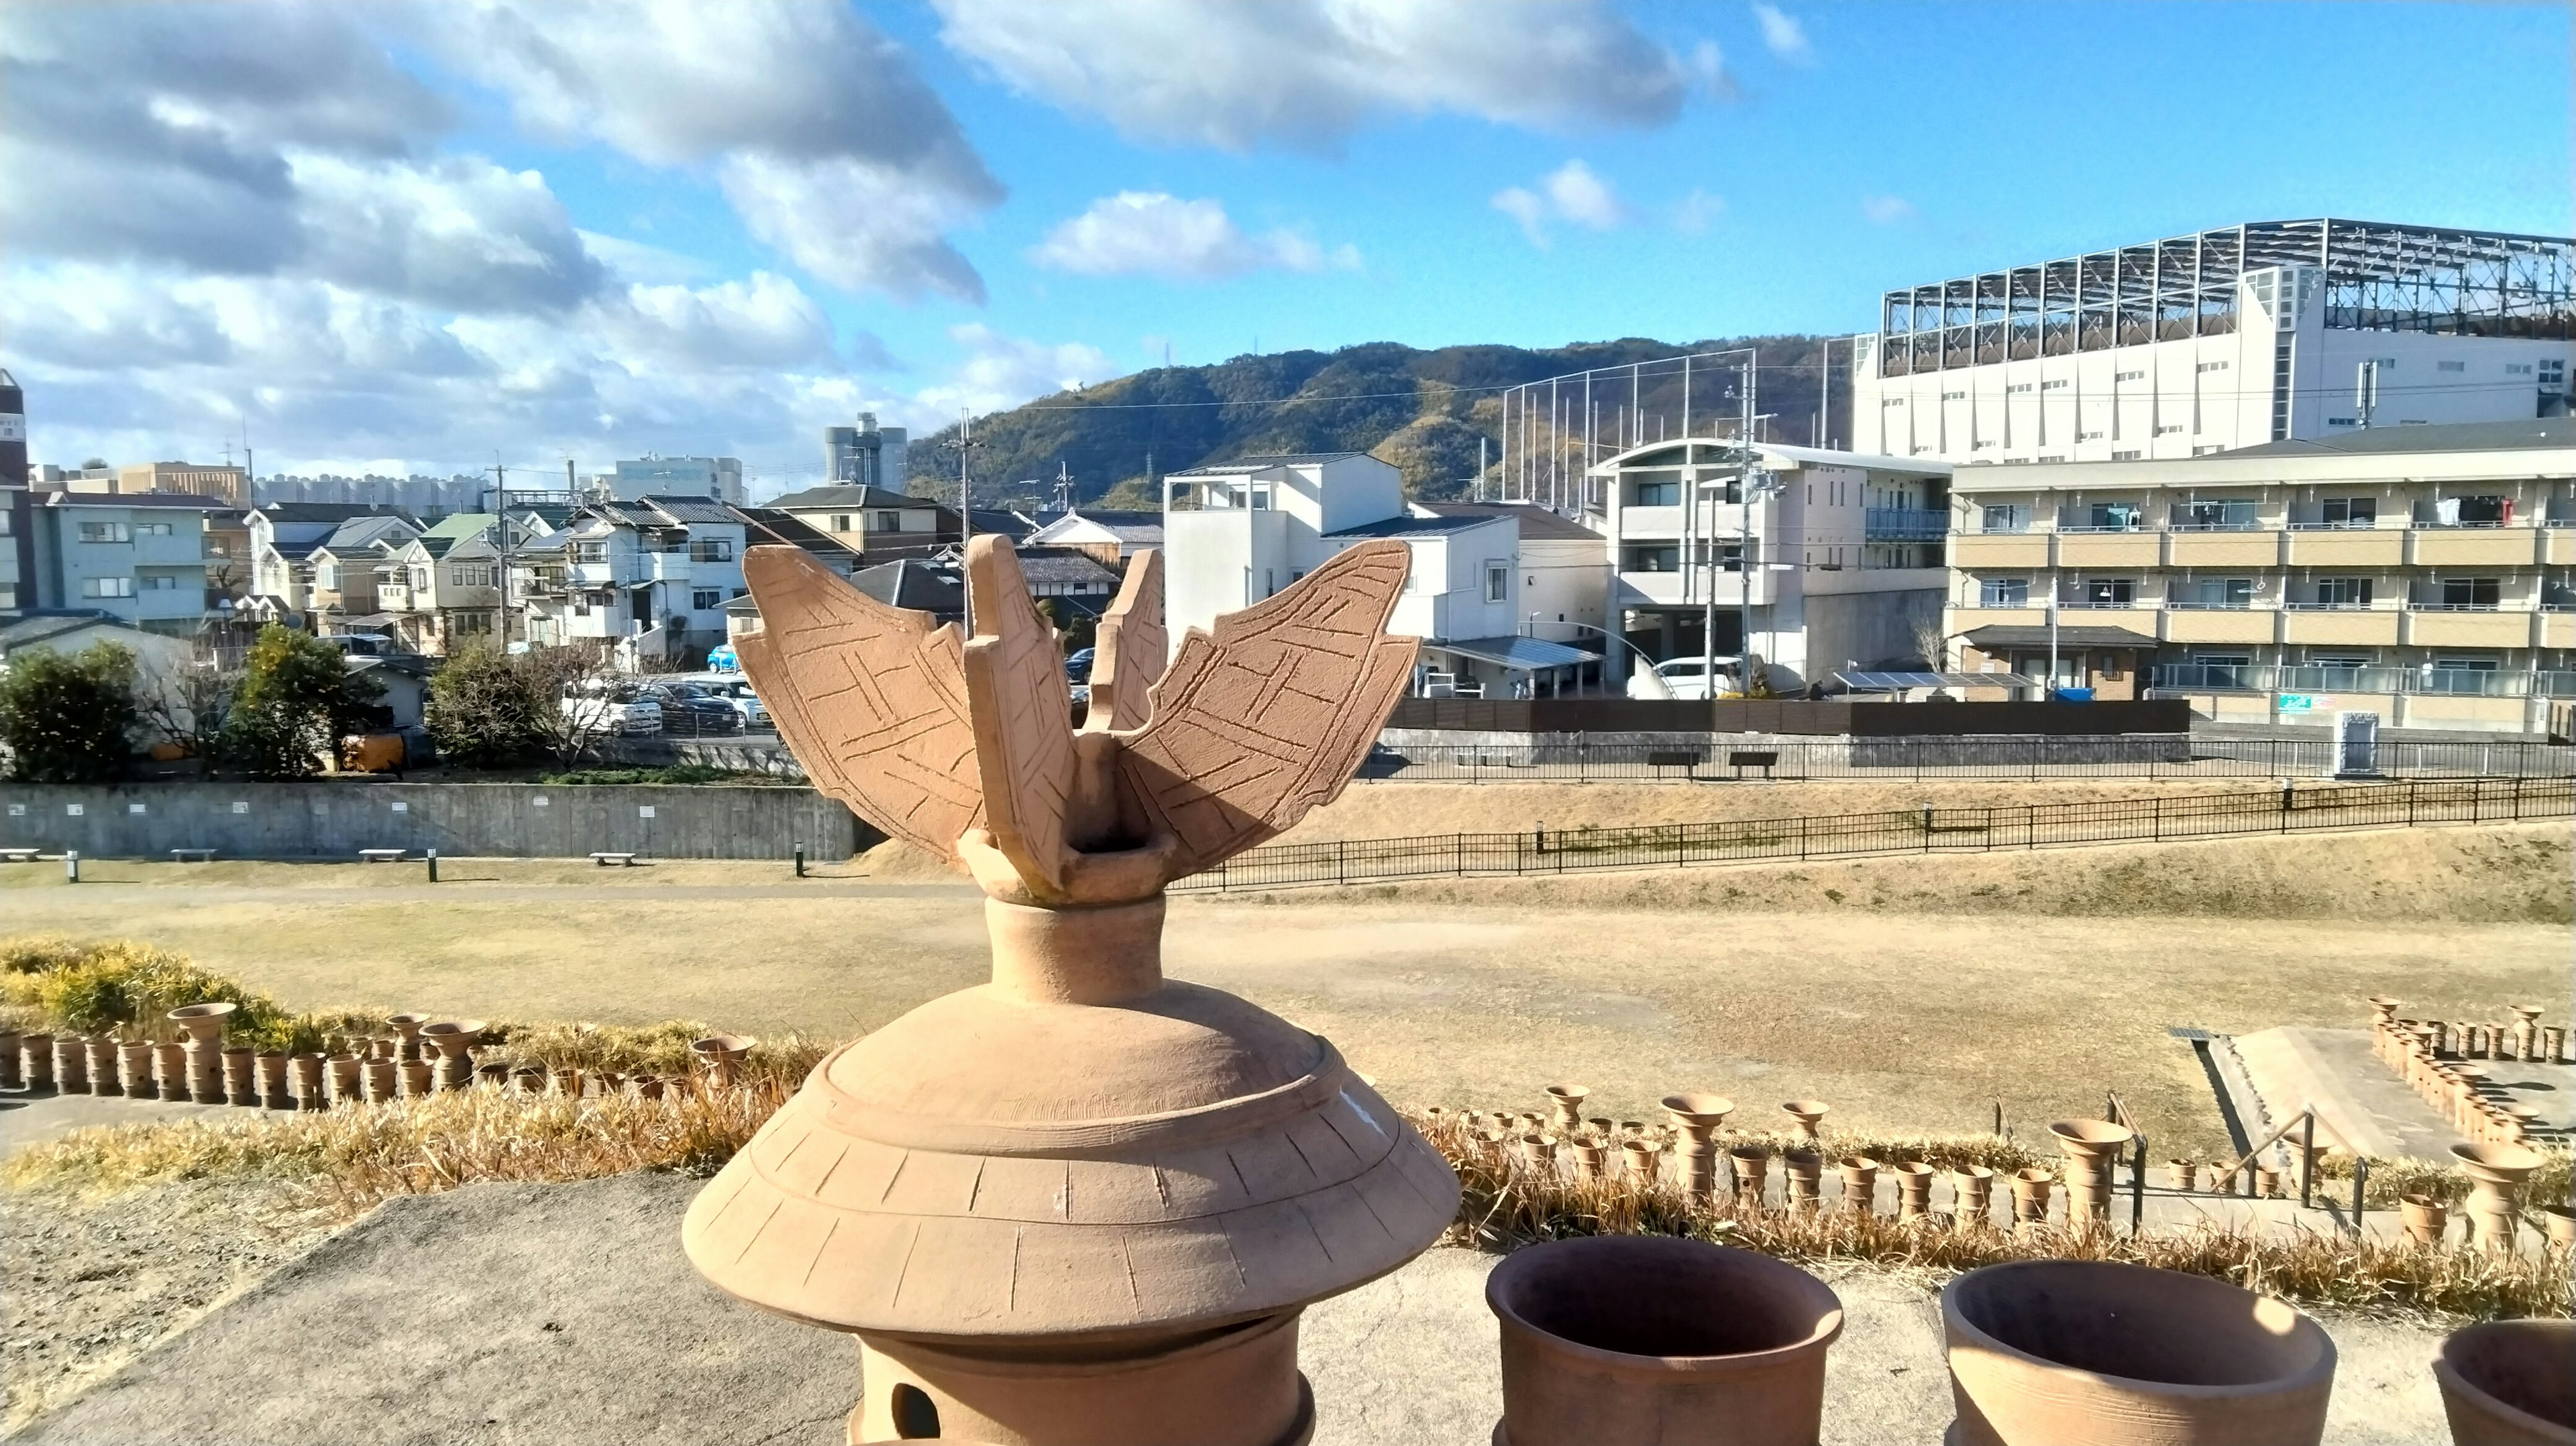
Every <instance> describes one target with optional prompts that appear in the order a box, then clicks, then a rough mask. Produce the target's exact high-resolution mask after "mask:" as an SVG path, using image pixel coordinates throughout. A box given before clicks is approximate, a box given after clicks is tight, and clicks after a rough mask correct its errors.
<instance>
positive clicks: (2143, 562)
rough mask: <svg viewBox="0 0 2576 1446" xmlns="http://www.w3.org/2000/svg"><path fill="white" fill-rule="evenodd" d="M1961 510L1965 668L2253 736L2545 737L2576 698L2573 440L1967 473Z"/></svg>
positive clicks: (2342, 440) (2422, 433)
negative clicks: (2324, 731) (2182, 706)
mask: <svg viewBox="0 0 2576 1446" xmlns="http://www.w3.org/2000/svg"><path fill="white" fill-rule="evenodd" d="M1953 493H1954V497H1955V510H1954V513H1953V528H1954V530H1953V533H1952V537H1951V541H1950V558H1951V579H1950V593H1949V606H1948V612H1947V620H1946V623H1945V628H1946V630H1947V632H1948V633H1949V635H1950V637H1951V639H1952V641H1953V644H1954V646H1956V647H1957V648H1958V650H1959V654H1960V656H1959V659H1958V662H1959V665H1960V666H1961V667H1963V668H1966V669H1968V670H1972V671H1973V670H1978V669H1989V668H1991V669H2006V670H2010V671H2013V672H2019V673H2024V674H2027V675H2029V676H2033V677H2049V676H2053V678H2054V681H2056V682H2057V683H2058V684H2060V685H2066V686H2079V685H2086V684H2090V685H2093V686H2095V687H2097V688H2098V689H2100V690H2101V691H2102V693H2103V694H2105V695H2108V696H2129V695H2131V693H2132V692H2133V691H2134V690H2136V689H2137V688H2138V687H2139V686H2140V685H2141V684H2143V686H2144V688H2145V689H2147V690H2151V691H2153V692H2154V693H2156V694H2157V695H2159V696H2179V697H2188V698H2190V699H2192V700H2193V702H2194V705H2195V707H2196V708H2197V709H2198V711H2199V712H2200V713H2201V714H2202V715H2204V716H2207V717H2212V718H2217V719H2222V720H2234V721H2253V722H2293V723H2295V722H2302V721H2310V722H2317V723H2323V722H2325V721H2327V719H2328V717H2329V716H2330V715H2331V714H2332V713H2334V712H2337V711H2342V710H2357V711H2369V712H2376V713H2378V714H2379V715H2380V716H2381V718H2382V720H2383V721H2384V722H2386V723H2387V724H2389V725H2390V726H2396V727H2414V728H2445V729H2472V730H2488V731H2505V732H2534V731H2539V730H2540V729H2541V728H2542V726H2543V719H2544V715H2545V713H2546V710H2547V704H2548V700H2550V699H2553V698H2561V699H2563V698H2570V697H2576V423H2571V422H2570V421H2569V420H2567V419H2565V418H2551V419H2538V420H2532V421H2522V422H2491V423H2464V424H2458V425H2451V426H2421V427H2387V428H2378V427H2374V428H2372V429H2370V430H2368V431H2363V432H2356V433H2352V434H2349V435H2342V436H2337V437H2334V438H2331V439H2318V440H2312V441H2296V440H2294V441H2287V442H2274V443H2266V444H2263V445H2261V446H2256V447H2247V448H2240V449H2237V450H2235V451H2231V452H2224V453H2219V454H2217V455H2214V456H2209V457H2199V458H2186V459H2178V460H2170V461H2156V462H2104V463H2066V464H2062V465H2033V466H2028V467H2013V468H2008V469H2007V468H1995V469H1992V470H1987V469H1983V468H1980V469H1975V470H1968V469H1962V470H1961V471H1960V472H1959V473H1958V474H1957V476H1956V477H1955V479H1954V482H1953ZM2052 635H2053V638H2054V644H2055V646H2054V648H2053V649H2052V648H2051V646H2050V644H2051V639H2052ZM2052 655H2053V656H2054V658H2055V665H2056V671H2055V673H2054V674H2053V675H2052V674H2051V673H2050V658H2051V656H2052Z"/></svg>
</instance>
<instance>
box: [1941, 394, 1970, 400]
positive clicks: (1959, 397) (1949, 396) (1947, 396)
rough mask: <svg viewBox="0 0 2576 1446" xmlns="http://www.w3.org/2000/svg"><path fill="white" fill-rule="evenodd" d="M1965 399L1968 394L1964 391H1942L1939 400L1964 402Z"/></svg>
mask: <svg viewBox="0 0 2576 1446" xmlns="http://www.w3.org/2000/svg"><path fill="white" fill-rule="evenodd" d="M1967 399H1968V394H1967V393H1966V392H1943V393H1942V394H1941V400H1943V401H1945V402H1964V401H1966V400H1967Z"/></svg>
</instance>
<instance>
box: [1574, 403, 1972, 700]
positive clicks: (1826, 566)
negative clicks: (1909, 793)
mask: <svg viewBox="0 0 2576 1446" xmlns="http://www.w3.org/2000/svg"><path fill="white" fill-rule="evenodd" d="M1745 473H1746V466H1745V459H1744V453H1743V450H1742V449H1741V448H1740V447H1739V446H1738V445H1737V444H1736V443H1735V442H1733V441H1721V440H1717V439H1713V438H1694V439H1692V440H1690V441H1688V442H1649V443H1647V444H1646V445H1644V446H1642V447H1632V448H1630V449H1629V450H1627V451H1625V452H1622V453H1620V454H1618V455H1617V456H1614V457H1611V458H1608V459H1606V460H1604V461H1602V462H1599V463H1597V464H1595V465H1594V466H1593V467H1592V468H1591V469H1590V471H1589V474H1588V478H1589V482H1590V485H1589V486H1588V487H1587V488H1586V489H1585V491H1586V497H1587V506H1586V509H1585V520H1586V521H1587V522H1590V523H1592V524H1593V525H1594V526H1596V527H1597V528H1598V529H1599V530H1600V531H1601V532H1602V533H1603V534H1604V535H1606V536H1607V537H1608V539H1609V548H1610V564H1611V568H1612V573H1611V580H1610V596H1609V608H1610V610H1611V612H1613V613H1614V614H1615V615H1617V616H1618V617H1619V619H1620V622H1619V623H1618V624H1615V626H1618V627H1620V628H1621V630H1622V632H1623V634H1624V636H1625V638H1626V640H1627V642H1628V643H1629V644H1630V645H1631V646H1632V647H1633V648H1634V649H1635V650H1636V651H1634V652H1632V651H1631V650H1630V648H1619V649H1616V650H1614V651H1616V652H1617V653H1620V654H1624V655H1626V660H1627V661H1634V660H1635V659H1636V658H1637V657H1638V655H1639V654H1640V653H1642V654H1643V655H1644V656H1645V657H1649V658H1653V659H1656V660H1658V661H1661V660H1665V659H1671V658H1685V657H1693V656H1699V655H1703V654H1710V653H1713V654H1715V655H1717V656H1719V657H1733V656H1737V655H1739V654H1741V653H1742V652H1743V651H1744V641H1745V634H1746V625H1747V623H1748V621H1749V623H1750V627H1751V635H1752V649H1751V651H1752V655H1753V657H1754V658H1755V659H1757V660H1758V662H1759V663H1760V664H1761V665H1762V666H1763V668H1764V673H1763V674H1762V679H1763V681H1765V682H1767V683H1768V685H1769V686H1770V688H1771V689H1772V690H1773V691H1774V692H1782V693H1785V692H1789V691H1793V690H1795V689H1799V688H1803V687H1806V686H1807V685H1808V684H1810V683H1813V682H1820V681H1823V680H1825V679H1827V678H1829V677H1831V676H1832V675H1833V673H1834V672H1835V671H1837V670H1840V669H1845V668H1850V667H1853V666H1855V665H1858V666H1863V667H1866V666H1871V665H1876V664H1884V663H1889V662H1893V661H1897V660H1901V659H1905V658H1909V657H1912V656H1915V655H1917V654H1918V653H1919V651H1920V646H1919V643H1918V635H1928V633H1929V632H1930V630H1931V629H1932V628H1934V627H1937V626H1938V623H1939V619H1940V615H1941V598H1942V583H1943V577H1944V573H1943V569H1942V557H1941V547H1942V537H1943V535H1944V534H1945V533H1946V532H1947V531H1948V527H1949V518H1948V509H1949V482H1950V464H1948V463H1947V462H1940V461H1934V460H1931V459H1926V458H1901V457H1873V456H1863V455H1859V454H1856V453H1851V452H1838V451H1829V450H1825V449H1821V448H1815V447H1788V446H1780V445H1776V444H1770V443H1761V444H1757V445H1756V446H1755V447H1754V448H1753V458H1752V473H1753V477H1754V481H1755V484H1756V485H1755V486H1754V487H1753V488H1752V489H1751V490H1752V494H1753V495H1752V496H1751V498H1750V499H1749V500H1748V498H1747V497H1746V491H1747V489H1746V487H1745ZM1748 525H1749V526H1750V527H1751V529H1752V537H1753V554H1754V564H1755V565H1754V567H1753V569H1752V571H1751V573H1750V574H1749V577H1750V581H1749V583H1748V581H1747V579H1748V574H1747V573H1746V571H1745V569H1744V565H1743V559H1744V551H1745V532H1746V528H1747V527H1748ZM1748 589H1749V592H1748ZM1624 671H1625V663H1624V662H1623V663H1620V664H1617V665H1615V666H1614V675H1624Z"/></svg>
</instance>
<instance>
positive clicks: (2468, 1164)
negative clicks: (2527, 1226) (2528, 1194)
mask: <svg viewBox="0 0 2576 1446" xmlns="http://www.w3.org/2000/svg"><path fill="white" fill-rule="evenodd" d="M2451 1154H2452V1156H2453V1157H2454V1158H2456V1159H2457V1160H2458V1161H2459V1162H2460V1168H2461V1169H2462V1170H2463V1171H2465V1172H2467V1174H2468V1177H2469V1225H2470V1231H2471V1234H2472V1236H2473V1237H2474V1239H2475V1241H2476V1243H2477V1244H2478V1245H2479V1246H2480V1247H2482V1248H2484V1249H2485V1250H2486V1251H2487V1252H2488V1253H2489V1254H2491V1255H2511V1254H2512V1253H2513V1243H2514V1242H2513V1237H2514V1217H2515V1215H2516V1214H2517V1213H2518V1212H2519V1210H2520V1208H2521V1207H2520V1204H2519V1202H2518V1201H2517V1200H2516V1199H2515V1192H2516V1191H2518V1190H2520V1189H2521V1188H2522V1182H2523V1181H2525V1180H2528V1179H2530V1178H2531V1173H2532V1172H2533V1171H2534V1170H2537V1169H2539V1168H2540V1167H2541V1165H2542V1164H2543V1163H2544V1161H2543V1160H2542V1159H2541V1157H2540V1152H2539V1151H2537V1150H2532V1149H2528V1148H2526V1147H2524V1146H2521V1145H2453V1146H2452V1147H2451Z"/></svg>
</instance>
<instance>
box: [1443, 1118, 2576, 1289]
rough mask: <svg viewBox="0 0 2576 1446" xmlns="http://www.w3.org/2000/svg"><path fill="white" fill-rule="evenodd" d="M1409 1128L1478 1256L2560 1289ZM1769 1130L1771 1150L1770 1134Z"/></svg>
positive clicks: (1876, 1154)
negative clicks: (1571, 1161) (1567, 1253)
mask: <svg viewBox="0 0 2576 1446" xmlns="http://www.w3.org/2000/svg"><path fill="white" fill-rule="evenodd" d="M1414 1123H1415V1124H1416V1125H1417V1126H1418V1127H1419V1128H1421V1129H1422V1130H1423V1132H1424V1135H1425V1137H1426V1138H1428V1139H1429V1140H1430V1141H1431V1142H1432V1144H1433V1145H1434V1146H1435V1147H1437V1148H1438V1149H1439V1151H1440V1153H1441V1154H1442V1155H1443V1156H1445V1157H1446V1158H1447V1159H1448V1161H1449V1163H1450V1166H1451V1167H1452V1168H1453V1169H1455V1170H1456V1171H1457V1172H1458V1181H1459V1184H1460V1186H1461V1187H1462V1192H1461V1199H1460V1202H1459V1209H1458V1221H1457V1224H1456V1225H1455V1226H1454V1227H1452V1235H1453V1238H1455V1239H1456V1240H1457V1242H1458V1243H1460V1244H1465V1245H1472V1246H1478V1247H1482V1248H1487V1249H1509V1248H1511V1247H1513V1246H1517V1245H1523V1244H1528V1243H1531V1242H1534V1241H1541V1240H1561V1239H1567V1238H1571V1237H1577V1236H1586V1235H1620V1234H1654V1235H1685V1236H1690V1237H1693V1238H1697V1239H1704V1240H1718V1241H1723V1242H1724V1243H1726V1244H1729V1245H1734V1246H1739V1247H1742V1248H1744V1249H1748V1250H1756V1251H1760V1252H1762V1253H1763V1254H1766V1255H1772V1256H1777V1257H1779V1258H1780V1259H1783V1260H1788V1261H1792V1262H1795V1263H1798V1264H1802V1265H1827V1264H1832V1263H1835V1262H1851V1263H1861V1264H1867V1265H1871V1266H1875V1267H1878V1268H1880V1269H1885V1270H1894V1271H1909V1272H1919V1273H1921V1274H1923V1275H1925V1276H1938V1275H1947V1274H1951V1273H1955V1272H1958V1271H1963V1270H1973V1269H1976V1268H1977V1267H1979V1266H1985V1265H1996V1264H2000V1263H2002V1262H2005V1261H2010V1260H2038V1259H2049V1260H2109V1261H2121V1262H2126V1263H2129V1264H2134V1265H2147V1266H2153V1267H2156V1268H2158V1269H2162V1270H2179V1271H2186V1272H2189V1273H2190V1274H2194V1275H2206V1276H2211V1277H2214V1278H2216V1279H2220V1280H2225V1281H2228V1282H2230V1283H2232V1284H2235V1285H2238V1286H2242V1287H2243V1288H2245V1289H2247V1290H2253V1291H2258V1292H2261V1293H2263V1294H2267V1295H2277V1296H2280V1297H2282V1298H2284V1299H2287V1300H2293V1301H2298V1302H2301V1303H2303V1304H2308V1305H2323V1306H2337V1307H2342V1308H2345V1309H2355V1310H2400V1311H2410V1312H2418V1313H2423V1314H2428V1315H2437V1316H2445V1317H2457V1318H2466V1319H2478V1320H2492V1319H2498V1318H2504V1317H2520V1316H2565V1315H2566V1314H2568V1300H2569V1293H2570V1290H2571V1287H2576V1270H2571V1260H2570V1257H2569V1255H2568V1254H2567V1253H2565V1252H2563V1251H2562V1252H2552V1253H2551V1254H2549V1255H2547V1256H2543V1257H2534V1256H2517V1257H2511V1258H2503V1259H2499V1258H2496V1257H2493V1256H2489V1255H2486V1254H2484V1253H2482V1252H2477V1251H2472V1250H2468V1249H2461V1248H2450V1247H2427V1246H2420V1245H2416V1244H2413V1243H2411V1242H2407V1241H2403V1240H2381V1239H2371V1238H2354V1237H2350V1236H2345V1235H2342V1234H2329V1233H2321V1232H2317V1231H2311V1230H2298V1231H2295V1232H2292V1233H2289V1234H2270V1233H2264V1234H2257V1233H2254V1232H2250V1231H2244V1230H2227V1229H2218V1228H2214V1227H2207V1226H2202V1227H2196V1228H2192V1229H2188V1230H2182V1231H2159V1232H2150V1233H2142V1234H2140V1235H2136V1236H2130V1235H2126V1234H2122V1233H2120V1232H2119V1231H2118V1230H2115V1229H2097V1230H2070V1229H2067V1228H2065V1227H2063V1226H2057V1225H2051V1226H2045V1227H2039V1228H2035V1229H2030V1230H2028V1231H2026V1232H2025V1231H2008V1230H2005V1229H2002V1228H2000V1227H1998V1226H1996V1225H1995V1224H1994V1223H1993V1221H1992V1218H1991V1217H1988V1218H1984V1219H1979V1220H1974V1221H1970V1222H1968V1223H1966V1224H1964V1225H1961V1224H1959V1223H1956V1222H1954V1221H1952V1220H1951V1219H1950V1217H1948V1216H1946V1215H1937V1214H1936V1215H1928V1216H1925V1217H1923V1218H1921V1219H1919V1220H1914V1221H1902V1220H1898V1219H1896V1218H1894V1217H1891V1216H1887V1215H1881V1214H1877V1213H1875V1212H1868V1211H1859V1210H1845V1209H1841V1208H1836V1207H1827V1208H1823V1209H1818V1210H1813V1211H1793V1210H1788V1209H1784V1208H1780V1207H1777V1206H1772V1205H1768V1204H1764V1203H1758V1202H1754V1201H1749V1200H1745V1201H1739V1200H1736V1199H1734V1198H1732V1197H1731V1196H1729V1195H1727V1194H1725V1193H1724V1192H1721V1193H1720V1194H1719V1195H1718V1196H1717V1197H1716V1198H1715V1199H1713V1200H1710V1201H1706V1202H1694V1201H1692V1200H1691V1199H1689V1198H1688V1197H1687V1195H1686V1194H1685V1193H1684V1192H1683V1191H1682V1190H1680V1189H1678V1188H1676V1187H1675V1186H1674V1185H1673V1184H1672V1183H1671V1182H1670V1181H1669V1179H1667V1178H1662V1177H1660V1176H1659V1178H1658V1179H1657V1180H1656V1181H1655V1182H1654V1183H1653V1184H1638V1183H1634V1182H1631V1181H1630V1180H1628V1179H1627V1178H1626V1177H1625V1175H1624V1173H1623V1172H1621V1171H1620V1170H1619V1168H1618V1165H1617V1156H1616V1152H1615V1151H1614V1152H1613V1158H1612V1163H1611V1166H1610V1167H1609V1168H1608V1169H1606V1170H1605V1171H1604V1172H1603V1174H1602V1176H1601V1177H1600V1178H1598V1179H1590V1180H1587V1179H1582V1178H1579V1177H1578V1176H1577V1175H1576V1174H1575V1173H1573V1172H1571V1171H1569V1170H1567V1169H1564V1168H1561V1167H1559V1166H1555V1165H1550V1166H1545V1167H1539V1166H1533V1165H1532V1164H1530V1163H1529V1162H1528V1161H1527V1160H1525V1159H1524V1158H1522V1156H1521V1155H1520V1153H1519V1152H1518V1150H1517V1149H1514V1148H1509V1147H1500V1146H1496V1145H1494V1144H1490V1143H1487V1142H1486V1141H1485V1140H1483V1139H1481V1138H1479V1137H1478V1136H1477V1135H1476V1134H1474V1133H1472V1132H1471V1131H1470V1129H1469V1128H1468V1126H1467V1124H1466V1122H1465V1120H1464V1119H1463V1117H1460V1116H1456V1115H1451V1114H1446V1113H1444V1114H1442V1115H1439V1116H1420V1117H1416V1118H1415V1121H1414ZM1770 1138H1772V1139H1773V1140H1774V1141H1775V1143H1774V1147H1773V1148H1774V1154H1775V1156H1776V1154H1777V1137H1770ZM1735 1142H1736V1140H1735V1139H1733V1138H1730V1139H1729V1141H1728V1143H1729V1144H1733V1143H1735ZM1831 1148H1832V1149H1833V1151H1834V1152H1835V1153H1836V1154H1850V1153H1865V1154H1867V1155H1869V1156H1870V1157H1872V1158H1874V1159H1877V1160H1880V1161H1882V1162H1885V1163H1889V1164H1892V1163H1895V1162H1897V1161H1901V1160H1907V1159H1921V1160H1923V1161H1924V1162H1925V1163H1927V1164H1935V1165H1940V1166H1942V1167H1943V1168H1947V1167H1948V1166H1949V1165H1952V1164H1961V1163H1977V1164H1988V1165H1991V1166H1992V1167H1993V1168H1995V1171H1996V1176H1997V1178H1996V1181H1995V1188H1996V1192H1997V1195H1998V1197H2002V1196H2004V1195H2006V1194H2007V1193H2008V1190H2009V1186H2008V1183H2007V1179H2008V1172H2007V1170H2006V1169H2005V1166H2006V1165H2007V1164H2010V1165H2011V1167H2012V1168H2015V1169H2018V1168H2024V1167H2025V1166H2026V1165H2028V1164H2034V1163H2035V1164H2049V1163H2053V1162H2051V1161H2045V1160H2039V1159H2037V1158H2036V1157H2032V1156H2029V1155H2028V1153H2027V1152H2024V1151H2020V1150H2018V1149H2017V1147H2014V1146H2012V1145H2011V1144H2010V1143H2009V1142H2007V1141H2001V1140H1990V1139H1985V1138H1981V1137H1958V1138H1953V1139H1950V1140H1946V1141H1936V1140H1872V1139H1863V1138H1854V1137H1848V1136H1843V1137H1837V1138H1836V1139H1835V1140H1834V1141H1833V1142H1832V1146H1831Z"/></svg>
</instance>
